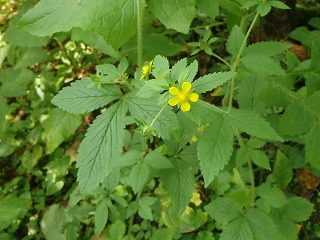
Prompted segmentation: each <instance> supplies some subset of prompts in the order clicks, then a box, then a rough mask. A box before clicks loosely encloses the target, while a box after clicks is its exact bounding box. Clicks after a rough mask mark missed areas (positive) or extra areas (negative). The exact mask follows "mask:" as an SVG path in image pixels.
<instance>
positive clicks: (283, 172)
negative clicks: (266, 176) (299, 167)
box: [272, 151, 292, 189]
mask: <svg viewBox="0 0 320 240" xmlns="http://www.w3.org/2000/svg"><path fill="white" fill-rule="evenodd" d="M272 174H273V176H274V178H275V179H276V181H277V185H278V186H279V187H280V188H281V189H285V188H286V187H287V186H288V184H289V183H290V182H291V179H292V168H291V165H290V161H289V159H288V158H287V157H286V155H284V154H283V153H282V152H280V151H278V152H277V157H276V161H275V163H274V165H273V173H272Z"/></svg>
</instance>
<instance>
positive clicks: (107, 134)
mask: <svg viewBox="0 0 320 240" xmlns="http://www.w3.org/2000/svg"><path fill="white" fill-rule="evenodd" d="M126 111H127V109H126V106H125V105H124V104H122V103H121V102H118V103H116V104H114V105H113V106H112V107H110V108H108V109H107V110H105V111H104V112H103V113H101V114H100V115H99V116H98V117H97V118H96V120H95V121H94V122H93V124H92V125H91V126H90V127H89V129H88V132H87V133H86V136H85V138H84V140H83V141H82V143H81V144H80V148H79V155H78V160H77V167H78V168H79V170H78V181H79V188H80V190H81V191H83V192H90V191H92V190H94V189H95V188H96V187H98V185H99V183H101V182H102V181H103V180H104V178H105V176H106V175H108V173H110V172H111V171H112V170H113V168H114V166H115V165H116V161H118V160H119V159H120V157H121V152H122V142H123V138H124V129H123V128H124V126H125V124H124V116H125V114H126Z"/></svg>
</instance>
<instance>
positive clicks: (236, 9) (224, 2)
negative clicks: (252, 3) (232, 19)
mask: <svg viewBox="0 0 320 240" xmlns="http://www.w3.org/2000/svg"><path fill="white" fill-rule="evenodd" d="M217 1H218V3H219V6H220V7H222V8H225V9H226V10H227V11H228V12H230V13H232V14H234V15H235V16H239V17H240V16H241V7H242V5H241V4H240V3H239V2H237V1H234V0H217Z"/></svg>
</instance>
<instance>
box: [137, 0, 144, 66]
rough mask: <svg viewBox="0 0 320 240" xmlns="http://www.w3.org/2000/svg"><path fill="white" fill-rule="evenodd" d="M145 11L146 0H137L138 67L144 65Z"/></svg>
mask: <svg viewBox="0 0 320 240" xmlns="http://www.w3.org/2000/svg"><path fill="white" fill-rule="evenodd" d="M143 10H144V0H137V51H138V67H140V68H141V67H142V64H143V36H142V33H143Z"/></svg>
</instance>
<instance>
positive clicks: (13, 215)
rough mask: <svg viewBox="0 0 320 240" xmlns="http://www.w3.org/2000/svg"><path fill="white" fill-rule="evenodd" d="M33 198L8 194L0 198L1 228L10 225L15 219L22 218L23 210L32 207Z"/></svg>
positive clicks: (25, 210)
mask: <svg viewBox="0 0 320 240" xmlns="http://www.w3.org/2000/svg"><path fill="white" fill-rule="evenodd" d="M31 203H32V202H31V200H30V199H25V198H19V197H16V196H14V195H8V196H5V197H2V198H0V230H2V229H4V228H7V227H8V226H10V224H11V223H12V221H13V220H16V219H18V218H19V219H20V218H22V217H23V216H21V215H20V214H21V213H22V212H24V213H26V212H27V211H28V210H29V208H30V207H31Z"/></svg>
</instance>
